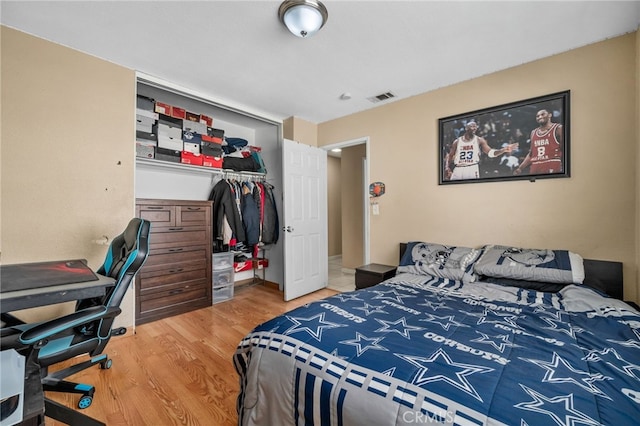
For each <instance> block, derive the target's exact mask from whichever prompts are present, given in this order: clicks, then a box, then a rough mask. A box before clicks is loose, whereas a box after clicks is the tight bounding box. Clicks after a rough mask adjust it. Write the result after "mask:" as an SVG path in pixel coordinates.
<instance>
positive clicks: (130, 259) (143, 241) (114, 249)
mask: <svg viewBox="0 0 640 426" xmlns="http://www.w3.org/2000/svg"><path fill="white" fill-rule="evenodd" d="M150 230H151V222H149V221H148V220H145V219H140V218H137V217H135V218H133V219H131V221H129V224H128V225H127V228H126V229H125V230H124V232H122V234H120V235H118V236H117V237H115V238H114V239H113V240H112V241H111V244H110V245H109V249H108V250H107V254H106V257H105V261H104V263H103V264H102V266H101V267H100V268H99V269H98V271H97V272H98V273H99V274H101V275H105V276H108V277H111V278H113V279H115V280H116V283H115V285H114V286H113V287H110V288H109V289H107V292H106V294H105V295H104V296H103V297H101V298H92V299H84V300H80V301H78V302H77V303H76V310H80V309H84V308H87V307H90V306H99V305H102V306H106V307H108V308H111V307H119V306H120V303H121V302H122V299H123V298H124V295H125V294H126V292H127V290H128V289H129V286H130V285H131V282H132V281H133V279H134V277H135V275H136V273H137V272H138V271H139V270H140V268H141V267H142V265H144V262H145V261H146V259H147V256H148V254H149V232H150ZM112 324H113V318H106V319H102V320H99V321H96V322H94V323H91V324H87V325H85V326H83V327H82V330H78V331H81V332H82V333H83V334H84V335H87V336H88V335H96V334H97V336H98V337H99V338H102V339H104V338H107V336H108V335H109V333H110V331H111V326H112ZM104 344H106V341H105V342H104ZM102 346H104V345H102Z"/></svg>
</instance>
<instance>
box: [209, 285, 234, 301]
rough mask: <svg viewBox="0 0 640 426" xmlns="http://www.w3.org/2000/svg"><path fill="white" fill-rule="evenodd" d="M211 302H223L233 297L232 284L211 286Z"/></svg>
mask: <svg viewBox="0 0 640 426" xmlns="http://www.w3.org/2000/svg"><path fill="white" fill-rule="evenodd" d="M212 293H213V294H212V295H211V297H212V299H213V300H212V302H211V303H212V304H216V303H220V302H224V301H225V300H230V299H233V284H230V285H226V286H222V287H213V292H212Z"/></svg>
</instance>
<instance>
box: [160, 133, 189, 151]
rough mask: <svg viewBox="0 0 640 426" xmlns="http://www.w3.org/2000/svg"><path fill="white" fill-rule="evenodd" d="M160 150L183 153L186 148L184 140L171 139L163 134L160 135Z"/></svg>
mask: <svg viewBox="0 0 640 426" xmlns="http://www.w3.org/2000/svg"><path fill="white" fill-rule="evenodd" d="M158 148H164V149H170V150H173V151H182V149H183V148H184V146H183V142H182V138H178V139H176V138H170V137H168V136H167V135H165V134H163V133H158Z"/></svg>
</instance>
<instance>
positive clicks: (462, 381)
mask: <svg viewBox="0 0 640 426" xmlns="http://www.w3.org/2000/svg"><path fill="white" fill-rule="evenodd" d="M395 355H396V356H397V357H399V358H401V359H403V360H405V361H407V362H409V363H411V364H413V365H415V366H416V367H418V370H417V371H416V373H415V375H414V376H413V379H412V381H411V383H412V384H414V385H416V386H421V387H422V386H423V385H426V384H428V383H432V382H438V381H442V382H445V383H447V384H449V385H451V386H453V387H454V388H456V389H458V390H461V391H462V392H464V393H466V394H468V395H471V396H473V397H474V398H476V399H477V400H478V401H482V398H481V397H480V395H479V394H478V392H477V391H476V389H475V388H474V387H473V386H472V385H471V383H469V380H467V376H471V375H472V374H476V373H481V374H482V373H487V372H490V371H493V370H494V369H493V368H489V367H483V366H481V365H474V364H464V363H461V362H454V361H453V360H452V359H451V357H450V356H449V355H448V354H447V353H446V352H445V351H444V349H442V348H440V349H438V350H437V351H435V352H434V353H433V354H432V355H431V356H430V357H428V358H425V357H421V356H414V355H405V354H395Z"/></svg>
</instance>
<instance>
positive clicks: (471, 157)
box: [444, 120, 518, 180]
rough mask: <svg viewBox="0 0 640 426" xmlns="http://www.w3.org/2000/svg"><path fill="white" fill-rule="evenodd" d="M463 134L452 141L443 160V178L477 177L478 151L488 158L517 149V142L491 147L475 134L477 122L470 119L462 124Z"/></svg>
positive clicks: (478, 169)
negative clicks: (496, 147)
mask: <svg viewBox="0 0 640 426" xmlns="http://www.w3.org/2000/svg"><path fill="white" fill-rule="evenodd" d="M464 130H465V132H464V134H463V135H462V136H460V137H459V138H457V139H456V140H454V141H453V143H452V144H451V149H450V150H449V154H447V158H446V160H445V167H444V173H445V179H448V180H467V179H479V178H480V168H479V167H478V164H479V163H480V152H481V151H482V152H484V153H485V154H487V155H488V156H489V158H494V157H498V156H500V155H502V154H505V153H511V152H512V151H514V150H517V149H518V144H517V143H512V144H507V145H506V146H505V147H503V148H500V149H493V148H491V147H490V146H489V144H488V143H487V141H486V139H485V138H483V137H481V136H478V135H476V132H477V131H478V123H476V122H475V121H473V120H471V121H469V122H467V124H466V125H465V126H464Z"/></svg>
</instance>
